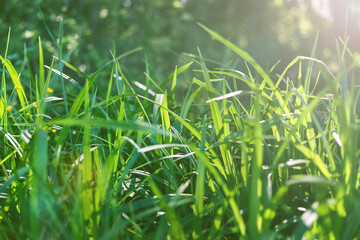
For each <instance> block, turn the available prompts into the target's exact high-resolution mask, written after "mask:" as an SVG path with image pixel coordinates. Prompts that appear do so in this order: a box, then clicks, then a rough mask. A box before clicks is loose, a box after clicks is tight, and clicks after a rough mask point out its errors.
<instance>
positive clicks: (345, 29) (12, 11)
mask: <svg viewBox="0 0 360 240" xmlns="http://www.w3.org/2000/svg"><path fill="white" fill-rule="evenodd" d="M357 2H358V1H351V0H311V1H308V0H268V1H264V0H251V1H245V0H156V1H149V0H76V1H74V0H73V1H70V0H63V1H45V0H2V4H1V8H0V54H2V55H3V54H4V51H5V47H6V40H7V33H8V30H9V27H11V42H10V46H9V56H8V58H9V59H10V60H12V62H13V64H14V65H16V66H18V67H19V66H20V67H21V66H24V64H25V63H26V61H30V62H29V63H28V65H29V66H32V64H35V65H36V62H34V63H32V59H34V60H36V59H37V58H36V57H34V58H32V57H31V56H32V55H35V56H36V55H37V53H38V36H41V38H42V41H43V48H44V50H45V52H46V58H47V64H48V65H49V64H50V63H51V56H52V55H58V54H59V51H58V42H59V41H60V40H62V54H63V56H64V57H66V59H67V61H69V62H70V63H72V64H73V65H74V66H76V67H78V68H80V69H81V70H83V71H85V72H87V73H91V72H93V71H95V70H96V69H97V68H99V67H100V66H102V65H103V64H104V63H106V62H107V61H109V60H111V54H110V50H115V53H116V55H119V54H121V53H123V52H126V51H129V50H131V49H133V48H136V47H140V46H141V47H143V49H144V50H143V51H142V52H141V53H139V54H137V55H136V57H134V58H130V60H128V61H127V63H126V64H127V65H128V67H127V68H126V71H127V72H128V74H131V75H133V76H138V75H139V74H143V72H144V71H145V69H146V66H145V62H147V63H148V69H149V71H150V72H152V74H153V75H155V76H156V78H158V79H163V78H164V77H166V76H167V74H168V73H170V72H172V71H173V69H174V67H175V65H176V64H180V65H181V61H184V62H185V61H186V54H183V53H190V54H197V47H200V49H201V51H202V53H203V55H204V57H206V58H209V59H213V60H215V61H219V62H220V63H221V62H223V61H224V59H225V60H228V59H231V58H232V57H235V56H232V55H231V54H230V53H229V52H227V51H226V49H225V48H224V47H223V46H222V45H220V44H218V43H216V42H215V41H212V39H211V38H210V37H209V35H208V34H207V33H205V32H204V31H203V30H202V29H201V28H200V27H199V26H198V25H197V23H198V22H199V23H202V24H204V25H205V26H207V27H209V28H211V29H213V30H215V31H216V32H218V33H220V34H221V35H222V36H223V37H225V38H227V39H229V40H231V41H232V42H234V43H236V44H237V45H238V46H240V47H241V48H242V49H244V50H245V51H247V52H249V53H250V54H251V55H252V56H254V57H255V58H256V59H257V61H258V62H259V63H260V64H261V65H262V66H264V67H265V68H266V67H268V68H269V67H270V66H272V65H273V64H275V63H276V62H277V61H278V60H281V63H280V66H281V65H286V64H287V63H289V61H291V60H292V59H293V58H294V57H296V56H297V55H310V52H311V48H312V46H313V45H314V42H315V38H316V34H317V33H318V32H319V44H318V48H317V54H316V57H317V58H319V59H321V60H324V61H325V62H327V63H328V64H329V65H330V66H333V67H334V68H336V62H334V60H333V59H335V56H334V55H336V54H337V51H336V40H337V41H338V42H339V43H341V40H339V38H338V36H340V37H341V38H342V39H343V40H346V35H345V34H348V35H349V36H350V38H349V41H348V46H349V47H350V49H351V50H352V51H355V52H356V51H358V50H359V47H360V34H359V32H360V31H359V23H358V21H357V19H356V16H357V15H358V14H359V3H357ZM62 21H63V31H62V33H60V32H59V29H60V23H61V22H62ZM51 35H52V37H51ZM60 35H62V37H60ZM29 59H30V60H29ZM34 69H36V67H35V66H34ZM280 69H281V68H280Z"/></svg>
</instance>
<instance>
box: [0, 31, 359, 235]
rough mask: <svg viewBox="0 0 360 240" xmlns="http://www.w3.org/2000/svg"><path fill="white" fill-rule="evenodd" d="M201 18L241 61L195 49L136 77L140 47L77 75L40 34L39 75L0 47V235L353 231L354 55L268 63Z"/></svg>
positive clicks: (355, 150) (355, 186)
mask: <svg viewBox="0 0 360 240" xmlns="http://www.w3.org/2000/svg"><path fill="white" fill-rule="evenodd" d="M201 27H202V28H203V29H204V30H205V31H207V32H208V33H209V34H210V35H211V37H213V38H214V39H216V40H218V41H220V42H221V43H222V44H224V45H225V46H226V47H227V48H229V49H230V50H232V51H233V52H234V53H235V54H237V55H238V56H239V57H241V58H242V59H243V60H244V61H245V65H244V66H245V68H246V69H247V72H244V73H243V72H240V71H238V70H237V69H234V68H232V67H229V66H230V64H229V66H227V65H226V66H227V67H224V66H222V67H221V68H214V69H211V68H208V66H207V65H213V63H211V64H210V63H209V62H208V61H207V60H206V58H204V57H203V56H202V54H201V50H200V49H199V51H198V56H194V58H193V59H191V60H189V62H187V63H186V64H184V65H183V66H180V67H175V68H174V69H175V70H174V72H173V73H171V74H170V75H169V77H168V78H167V79H164V80H162V81H161V80H160V81H159V80H156V79H153V78H152V76H151V74H150V73H149V71H146V73H145V74H144V79H145V81H144V82H143V83H142V84H143V85H144V86H146V89H144V87H143V86H142V87H138V86H141V85H139V84H138V82H139V80H135V79H131V78H129V77H128V76H126V74H125V73H124V71H123V67H122V66H123V64H122V63H123V61H126V56H128V55H130V54H137V52H138V51H139V50H141V49H134V50H133V51H130V52H128V53H124V54H122V55H120V56H119V57H116V56H115V53H114V52H112V54H113V59H112V60H111V61H110V62H108V63H107V64H105V65H104V67H103V68H101V69H99V70H98V71H96V72H95V73H93V74H85V73H83V72H81V71H80V70H79V69H77V68H76V67H74V66H72V65H71V64H70V63H68V62H66V61H65V60H63V59H62V57H61V56H63V54H62V52H61V51H62V49H61V48H60V47H59V56H60V57H59V58H54V60H53V62H52V63H44V58H43V51H42V43H41V40H40V39H39V70H38V73H37V75H35V77H34V79H23V78H22V77H21V73H19V72H17V71H16V69H15V68H14V67H13V65H12V63H11V61H9V60H8V59H7V50H6V52H5V53H3V54H2V55H1V57H0V59H1V61H2V64H3V68H2V71H1V92H0V96H1V100H0V116H1V118H0V119H1V120H0V124H1V125H0V126H1V128H0V130H1V131H0V235H1V237H0V238H1V239H89V238H91V239H165V238H168V239H285V238H291V239H301V238H307V239H315V238H318V239H360V231H359V229H360V220H359V218H358V216H359V214H360V204H359V201H358V199H359V197H360V196H359V193H360V192H359V184H360V173H359V171H358V169H359V163H358V160H359V151H358V145H359V144H358V136H359V120H358V115H357V102H358V100H359V96H360V94H359V91H358V90H357V85H356V82H355V81H356V71H358V59H357V57H356V55H354V54H352V53H351V52H350V50H349V49H348V48H347V46H346V44H344V43H342V47H341V48H340V47H339V58H338V59H339V65H340V66H341V68H340V70H339V72H338V73H336V74H334V73H331V72H330V70H329V69H328V68H327V66H326V65H325V64H324V63H323V62H321V61H319V60H317V59H315V58H314V57H315V52H316V43H315V44H314V49H313V52H312V54H311V57H297V58H295V59H294V61H292V62H291V63H290V64H289V65H288V67H286V68H285V70H283V71H280V70H279V69H277V68H276V66H274V67H273V68H271V69H270V70H265V69H263V68H262V67H261V66H260V65H259V64H258V63H257V62H256V60H255V59H253V58H252V57H251V56H249V55H248V54H247V53H246V52H244V51H243V50H241V49H239V48H238V47H237V46H235V45H234V44H232V43H231V42H229V41H227V40H225V39H224V38H223V37H221V36H220V35H218V34H217V33H215V32H213V31H212V30H210V29H208V28H206V27H204V26H202V25H201ZM60 32H61V31H60ZM9 42H10V43H11V41H8V44H9ZM60 45H61V44H60ZM44 64H45V65H46V66H48V65H50V66H49V67H46V68H45V67H44ZM27 67H28V68H30V66H27ZM290 69H291V70H294V71H297V72H298V74H297V75H296V76H294V74H289V73H288V71H289V70H290ZM27 70H29V69H27V68H25V69H24V70H23V71H27ZM183 72H187V75H184V74H182V73H183ZM275 72H280V74H275ZM66 73H69V74H71V76H75V77H73V78H75V79H72V78H70V77H69V76H67V75H66ZM304 73H305V74H304ZM189 76H191V77H189ZM100 81H106V82H107V83H108V88H107V89H101V88H98V86H99V85H98V83H99V82H100ZM135 81H137V83H136V82H135ZM184 81H185V82H186V84H187V86H188V89H186V91H187V92H186V94H185V95H183V94H180V96H181V97H179V91H177V89H178V88H179V83H181V82H184ZM81 82H83V83H84V84H82V85H81V84H80V83H81ZM318 83H319V84H318ZM317 84H318V85H317ZM319 86H322V87H319ZM315 88H316V89H315ZM52 89H53V90H54V91H53V92H52V91H51V90H52ZM149 89H151V91H149ZM153 92H154V93H155V95H154V96H153V95H152V93H153ZM9 106H12V108H11V109H9Z"/></svg>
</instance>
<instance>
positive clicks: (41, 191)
mask: <svg viewBox="0 0 360 240" xmlns="http://www.w3.org/2000/svg"><path fill="white" fill-rule="evenodd" d="M31 147H32V149H33V150H32V152H31V157H30V164H31V170H32V181H31V184H32V191H31V198H30V212H31V215H29V218H30V219H28V221H29V222H30V224H31V229H32V235H33V236H34V237H35V238H38V237H39V236H40V234H41V227H42V225H43V223H42V221H43V218H42V216H41V215H40V213H41V212H43V211H44V209H43V208H44V206H42V204H43V203H44V202H45V201H47V200H48V199H47V196H46V193H47V191H46V189H47V187H46V181H47V165H48V160H47V157H48V154H47V150H48V149H47V148H48V144H47V133H46V132H44V131H43V130H41V129H38V130H36V132H35V134H34V136H33V137H32V140H31Z"/></svg>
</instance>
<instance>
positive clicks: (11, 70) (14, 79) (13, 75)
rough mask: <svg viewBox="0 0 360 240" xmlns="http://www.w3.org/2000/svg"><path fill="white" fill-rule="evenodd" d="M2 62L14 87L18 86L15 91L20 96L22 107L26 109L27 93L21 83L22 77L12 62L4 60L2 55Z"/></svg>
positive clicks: (0, 58) (0, 57)
mask: <svg viewBox="0 0 360 240" xmlns="http://www.w3.org/2000/svg"><path fill="white" fill-rule="evenodd" d="M0 60H1V61H2V63H3V64H4V65H5V67H6V69H7V70H8V72H9V74H10V77H11V80H12V82H13V84H14V87H15V86H18V87H16V88H15V90H16V92H17V94H18V96H19V100H20V104H21V106H22V107H25V106H26V104H27V102H28V101H27V98H26V95H25V91H24V89H23V87H22V84H21V81H20V76H19V75H18V74H17V72H16V70H15V68H14V66H13V65H12V64H11V62H10V60H8V59H4V58H3V57H2V56H1V55H0Z"/></svg>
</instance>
